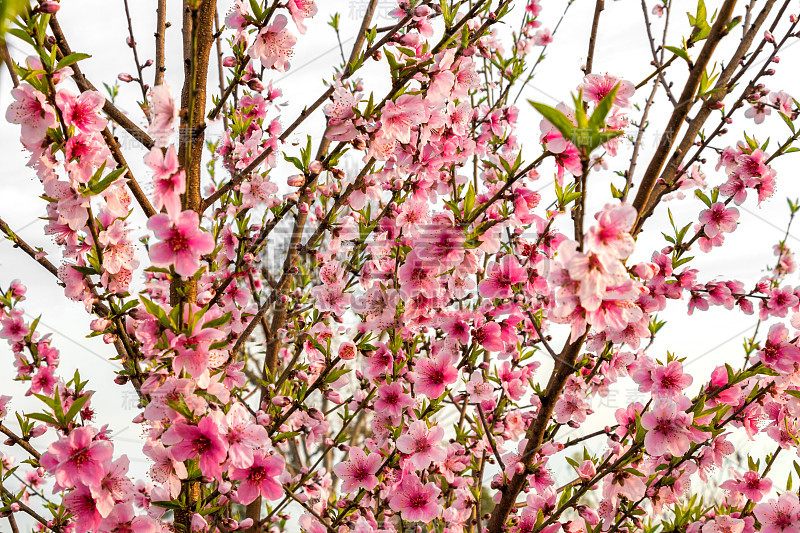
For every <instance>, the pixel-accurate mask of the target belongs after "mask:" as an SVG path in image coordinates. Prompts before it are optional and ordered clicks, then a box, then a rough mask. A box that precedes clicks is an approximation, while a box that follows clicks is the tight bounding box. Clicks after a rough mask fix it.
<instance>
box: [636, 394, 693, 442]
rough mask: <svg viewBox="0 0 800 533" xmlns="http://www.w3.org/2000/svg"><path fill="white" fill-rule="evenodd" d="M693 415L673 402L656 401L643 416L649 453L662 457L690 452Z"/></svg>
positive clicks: (645, 440)
mask: <svg viewBox="0 0 800 533" xmlns="http://www.w3.org/2000/svg"><path fill="white" fill-rule="evenodd" d="M690 425H691V415H689V414H688V413H685V412H683V411H680V410H679V409H678V404H677V403H676V402H674V401H672V400H667V399H660V400H656V402H655V403H654V404H653V407H652V408H651V409H650V410H649V411H647V412H646V413H644V414H643V415H642V427H643V428H644V429H646V430H648V431H647V435H645V437H644V446H645V449H646V450H647V453H649V454H650V455H654V456H661V455H664V454H666V453H669V454H671V455H673V456H680V455H683V454H684V453H686V452H687V451H688V450H689V426H690Z"/></svg>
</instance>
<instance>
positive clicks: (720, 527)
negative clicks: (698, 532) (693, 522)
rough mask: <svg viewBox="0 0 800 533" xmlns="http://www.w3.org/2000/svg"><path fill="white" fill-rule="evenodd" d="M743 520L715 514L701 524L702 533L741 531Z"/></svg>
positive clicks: (733, 532)
mask: <svg viewBox="0 0 800 533" xmlns="http://www.w3.org/2000/svg"><path fill="white" fill-rule="evenodd" d="M742 531H744V520H742V519H740V518H732V517H730V516H728V515H717V516H715V517H714V520H711V521H709V522H706V523H705V524H704V525H703V533H742Z"/></svg>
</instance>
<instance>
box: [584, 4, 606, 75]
mask: <svg viewBox="0 0 800 533" xmlns="http://www.w3.org/2000/svg"><path fill="white" fill-rule="evenodd" d="M605 7H606V4H605V0H596V2H595V5H594V18H593V19H592V31H591V33H590V34H589V52H588V53H587V54H586V67H585V68H584V69H583V73H584V74H591V73H592V66H594V45H595V43H596V42H597V28H598V27H599V26H600V13H601V12H602V11H603V10H604V9H605Z"/></svg>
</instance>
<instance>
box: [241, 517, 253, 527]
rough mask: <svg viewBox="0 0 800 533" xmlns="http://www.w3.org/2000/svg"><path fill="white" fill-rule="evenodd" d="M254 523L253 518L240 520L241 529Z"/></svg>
mask: <svg viewBox="0 0 800 533" xmlns="http://www.w3.org/2000/svg"><path fill="white" fill-rule="evenodd" d="M252 525H253V519H252V518H245V519H244V520H242V521H241V522H239V529H247V528H249V527H250V526H252Z"/></svg>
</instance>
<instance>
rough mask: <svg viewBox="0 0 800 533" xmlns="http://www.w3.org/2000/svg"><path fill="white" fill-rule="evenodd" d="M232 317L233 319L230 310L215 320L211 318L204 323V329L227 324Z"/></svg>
mask: <svg viewBox="0 0 800 533" xmlns="http://www.w3.org/2000/svg"><path fill="white" fill-rule="evenodd" d="M230 319H231V312H230V311H228V312H227V313H225V314H224V315H222V316H221V317H219V318H215V319H214V320H209V321H208V322H205V323H204V324H203V328H202V329H206V328H218V327H219V326H224V325H225V324H227V323H228V321H230Z"/></svg>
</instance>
